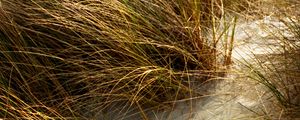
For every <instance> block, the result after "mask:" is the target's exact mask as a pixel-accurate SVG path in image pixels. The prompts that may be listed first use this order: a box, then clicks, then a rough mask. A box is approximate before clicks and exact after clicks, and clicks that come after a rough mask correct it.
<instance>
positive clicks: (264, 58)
mask: <svg viewBox="0 0 300 120" xmlns="http://www.w3.org/2000/svg"><path fill="white" fill-rule="evenodd" d="M298 4H299V3H298ZM283 14H285V16H278V19H279V20H280V22H281V23H282V24H283V26H284V27H278V26H276V25H274V26H268V28H267V29H269V30H270V34H271V37H272V38H275V39H276V40H277V43H274V44H273V45H270V46H276V47H277V48H278V49H277V50H276V53H270V54H263V55H256V58H255V62H256V63H254V64H251V63H250V62H249V63H247V67H248V68H249V70H250V76H249V77H250V78H252V79H254V80H257V81H258V82H260V83H261V84H263V85H265V86H266V87H267V88H268V89H269V90H270V93H271V94H273V98H275V99H276V101H277V103H279V104H278V105H279V106H280V109H281V110H282V111H283V112H282V113H278V115H275V117H276V116H277V117H278V116H279V117H280V118H297V117H299V112H300V111H299V109H300V96H299V94H300V84H299V78H300V74H299V73H300V66H299V65H300V64H299V59H300V57H299V56H300V46H299V43H300V37H299V35H300V34H299V33H300V27H299V21H298V20H296V19H294V18H292V15H289V14H288V13H283ZM278 50H279V51H278Z"/></svg>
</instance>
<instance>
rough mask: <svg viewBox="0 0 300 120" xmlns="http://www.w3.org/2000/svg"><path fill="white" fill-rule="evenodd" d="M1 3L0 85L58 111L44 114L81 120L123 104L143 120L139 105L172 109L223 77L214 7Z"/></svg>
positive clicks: (206, 3) (201, 0)
mask: <svg viewBox="0 0 300 120" xmlns="http://www.w3.org/2000/svg"><path fill="white" fill-rule="evenodd" d="M2 4H3V5H2V7H1V9H2V10H1V13H0V14H1V16H2V17H1V32H0V35H1V37H0V38H1V42H0V51H1V54H0V56H1V58H0V60H1V62H0V64H1V66H2V67H1V75H2V76H3V80H2V81H3V82H2V84H1V87H2V86H4V87H8V88H9V89H11V90H13V91H14V93H11V92H8V91H7V90H6V89H4V91H7V92H6V94H8V96H12V95H13V96H15V98H18V100H17V102H24V103H26V104H24V105H25V106H33V105H36V104H38V105H39V104H42V105H43V106H45V107H46V108H49V109H53V110H55V111H56V112H57V113H59V114H48V113H47V112H45V113H44V114H46V115H45V116H50V117H52V116H54V117H55V116H62V117H70V116H71V117H82V118H85V117H88V116H89V115H87V114H86V111H85V110H89V111H88V112H89V113H96V112H99V111H105V110H109V109H110V108H111V107H112V105H115V104H117V106H119V107H120V108H123V109H122V110H120V111H119V112H126V111H128V109H127V108H133V109H138V110H139V111H140V113H141V116H142V117H143V118H144V119H147V116H146V113H145V111H144V110H145V109H147V108H159V109H163V108H168V107H170V106H171V105H170V104H167V103H172V101H175V102H176V101H177V100H179V99H184V98H191V97H194V96H198V95H200V94H199V93H198V92H197V91H194V90H195V89H196V88H195V86H196V85H198V84H201V83H202V82H205V81H207V80H210V79H213V78H215V77H218V76H220V75H222V74H220V73H222V72H223V71H222V70H221V68H222V66H223V65H224V63H223V62H220V61H218V59H220V58H221V59H222V57H224V55H222V54H221V53H227V52H224V51H223V50H218V49H217V46H218V44H220V41H219V40H218V39H217V37H214V39H212V40H211V39H209V38H208V37H206V36H208V34H209V33H210V32H211V30H212V29H213V30H212V31H214V29H216V28H217V27H216V26H217V20H218V19H219V17H220V15H222V14H221V12H220V11H221V10H222V7H220V6H221V3H220V2H214V1H211V0H188V1H181V0H172V1H152V0H114V1H102V0H100V1H99V0H89V1H87V0H72V1H70V0H54V1H43V0H31V1H24V0H15V1H11V0H2ZM211 25H212V26H211ZM213 36H216V35H213ZM225 44H232V42H231V43H225ZM228 46H232V45H228ZM225 56H226V59H228V58H229V57H230V55H225ZM223 59H225V58H223ZM228 63H229V62H228V60H227V62H226V63H225V64H228ZM8 96H6V95H4V96H3V97H4V98H5V99H6V98H7V97H8ZM5 99H4V100H5ZM4 105H7V103H5V102H4ZM124 106H125V107H124ZM126 107H127V108H126ZM21 108H22V107H21ZM12 109H14V108H12ZM30 109H34V108H32V107H31V108H30ZM34 110H35V109H34ZM7 111H8V110H7ZM20 111H21V112H25V113H27V112H26V110H24V109H20ZM35 111H36V110H35ZM38 113H39V112H38ZM5 114H6V113H5ZM2 115H3V114H2ZM11 116H13V117H16V116H23V114H14V113H12V114H11ZM92 116H94V115H92ZM4 117H5V116H4Z"/></svg>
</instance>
